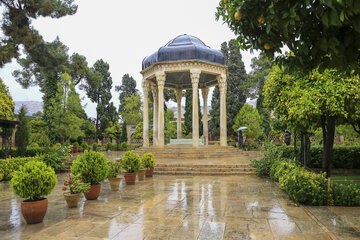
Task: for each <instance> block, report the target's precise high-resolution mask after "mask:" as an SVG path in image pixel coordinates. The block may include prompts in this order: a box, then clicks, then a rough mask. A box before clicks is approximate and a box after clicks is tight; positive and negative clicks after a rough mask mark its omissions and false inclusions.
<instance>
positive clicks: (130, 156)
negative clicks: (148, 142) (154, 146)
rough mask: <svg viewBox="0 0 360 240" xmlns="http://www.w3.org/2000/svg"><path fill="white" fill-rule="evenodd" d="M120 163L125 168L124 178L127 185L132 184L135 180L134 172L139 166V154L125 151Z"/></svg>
mask: <svg viewBox="0 0 360 240" xmlns="http://www.w3.org/2000/svg"><path fill="white" fill-rule="evenodd" d="M121 165H122V167H123V169H124V170H125V173H124V178H125V181H126V184H127V185H134V184H135V180H136V173H137V172H138V171H139V170H140V168H141V160H140V156H139V154H137V153H134V152H133V151H127V152H126V153H125V154H124V155H123V156H122V160H121Z"/></svg>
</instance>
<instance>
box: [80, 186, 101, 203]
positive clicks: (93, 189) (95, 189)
mask: <svg viewBox="0 0 360 240" xmlns="http://www.w3.org/2000/svg"><path fill="white" fill-rule="evenodd" d="M100 190H101V184H100V183H98V184H94V185H90V189H89V190H88V191H87V192H86V193H84V195H85V198H86V199H87V200H96V199H97V198H98V197H99V195H100Z"/></svg>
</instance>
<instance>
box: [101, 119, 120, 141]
mask: <svg viewBox="0 0 360 240" xmlns="http://www.w3.org/2000/svg"><path fill="white" fill-rule="evenodd" d="M103 135H104V137H107V138H110V140H111V141H112V140H113V139H115V140H116V142H117V143H119V140H120V138H121V126H120V123H118V122H109V127H107V128H106V129H105V131H104V133H103Z"/></svg>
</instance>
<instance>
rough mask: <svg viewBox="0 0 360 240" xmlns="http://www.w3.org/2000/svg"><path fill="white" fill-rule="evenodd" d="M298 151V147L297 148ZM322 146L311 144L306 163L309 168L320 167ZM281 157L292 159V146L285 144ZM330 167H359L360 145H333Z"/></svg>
mask: <svg viewBox="0 0 360 240" xmlns="http://www.w3.org/2000/svg"><path fill="white" fill-rule="evenodd" d="M297 152H299V148H297ZM322 153H323V147H322V146H311V149H310V159H309V160H308V161H307V163H306V165H307V166H308V167H310V168H321V167H322ZM280 156H281V157H283V158H288V159H294V147H293V146H287V147H285V148H283V149H282V154H280ZM331 167H332V168H345V169H360V146H336V145H335V146H334V150H333V161H332V164H331Z"/></svg>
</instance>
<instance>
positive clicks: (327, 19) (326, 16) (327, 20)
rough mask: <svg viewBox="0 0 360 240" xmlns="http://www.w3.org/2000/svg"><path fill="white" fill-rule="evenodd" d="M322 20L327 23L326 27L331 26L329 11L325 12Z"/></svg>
mask: <svg viewBox="0 0 360 240" xmlns="http://www.w3.org/2000/svg"><path fill="white" fill-rule="evenodd" d="M321 21H322V23H323V24H324V25H325V27H328V26H329V17H328V15H327V13H324V14H323V15H322V17H321Z"/></svg>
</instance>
